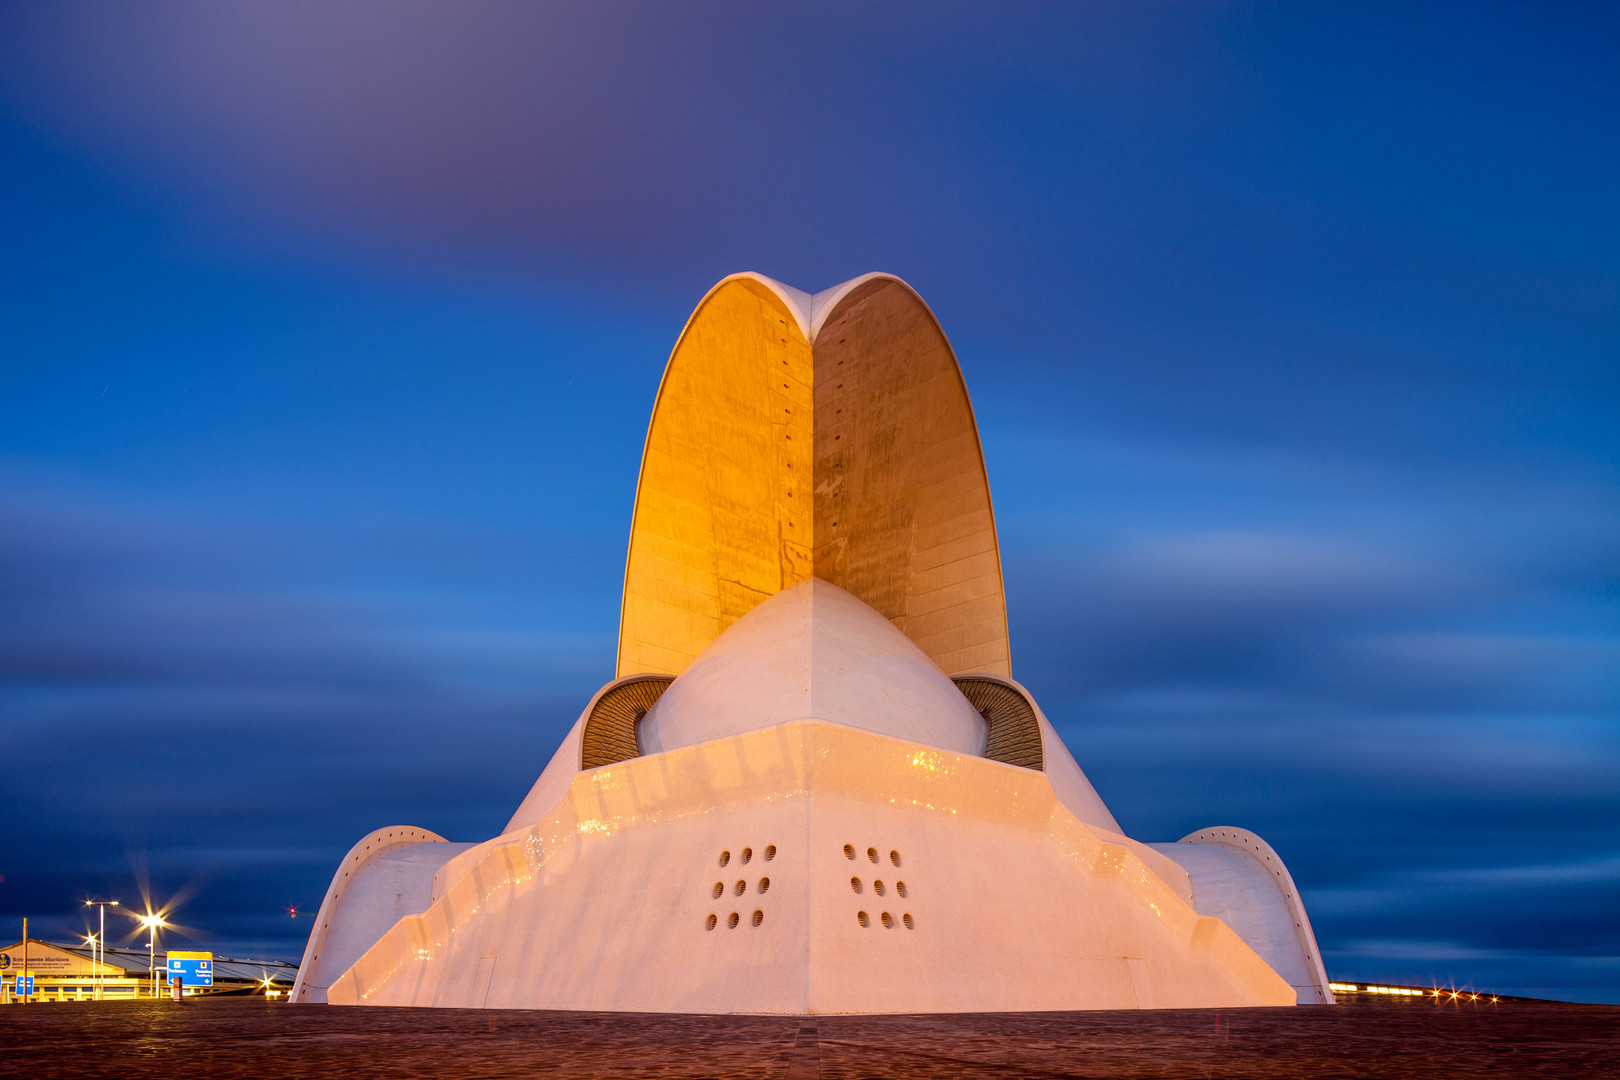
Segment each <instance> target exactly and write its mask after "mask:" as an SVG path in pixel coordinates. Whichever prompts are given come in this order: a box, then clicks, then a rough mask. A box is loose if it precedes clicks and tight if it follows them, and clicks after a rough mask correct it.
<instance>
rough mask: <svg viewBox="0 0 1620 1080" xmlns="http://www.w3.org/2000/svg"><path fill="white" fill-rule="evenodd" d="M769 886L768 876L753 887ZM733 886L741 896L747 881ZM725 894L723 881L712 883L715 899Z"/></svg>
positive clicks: (740, 881) (762, 887)
mask: <svg viewBox="0 0 1620 1080" xmlns="http://www.w3.org/2000/svg"><path fill="white" fill-rule="evenodd" d="M770 887H771V879H770V878H768V877H762V878H760V879H759V884H758V885H756V886H754V888H756V889H758V890H759V891H760V892H768V891H769V890H770ZM735 888H736V892H737V895H738V896H741V895H742V894H743V893H745V892H747V891H748V882H746V881H742V880H740V879H739V880H738V882H737V884H736V886H735ZM725 894H726V883H725V882H723V881H717V882H715V883H714V898H715V899H716V900H718V899H720V898H721V897H722V896H724V895H725ZM900 895H901V896H904V895H905V893H901V894H900Z"/></svg>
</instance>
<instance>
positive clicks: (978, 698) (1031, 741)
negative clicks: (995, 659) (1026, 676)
mask: <svg viewBox="0 0 1620 1080" xmlns="http://www.w3.org/2000/svg"><path fill="white" fill-rule="evenodd" d="M952 681H953V682H955V683H956V686H957V689H959V690H961V691H962V696H963V697H965V698H967V699H968V702H969V703H970V704H971V705H972V706H973V707H974V708H975V709H977V710H979V714H980V715H981V716H983V717H984V722H985V723H986V724H987V725H988V726H989V729H990V732H989V737H988V738H987V739H986V740H985V747H984V756H985V757H987V758H990V759H991V760H993V761H1005V762H1006V763H1007V764H1008V765H1022V766H1023V767H1024V768H1026V769H1040V770H1043V771H1044V770H1045V768H1046V759H1045V756H1044V754H1043V753H1042V750H1041V725H1040V723H1039V722H1038V721H1037V720H1036V719H1035V706H1033V705H1031V704H1030V702H1029V699H1028V698H1026V697H1025V696H1024V695H1023V694H1021V693H1019V692H1018V691H1017V690H1015V689H1014V688H1013V687H1011V686H1008V685H1006V684H1005V683H1001V682H997V681H996V680H994V679H985V678H979V677H976V676H971V675H970V676H965V677H963V678H960V679H953V680H952Z"/></svg>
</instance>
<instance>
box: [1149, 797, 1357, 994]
mask: <svg viewBox="0 0 1620 1080" xmlns="http://www.w3.org/2000/svg"><path fill="white" fill-rule="evenodd" d="M1148 846H1149V847H1152V848H1154V849H1156V850H1158V851H1160V852H1162V853H1164V854H1165V855H1166V856H1168V857H1169V858H1171V859H1174V860H1175V861H1176V862H1177V863H1179V864H1180V865H1181V866H1182V867H1183V868H1185V869H1186V871H1187V875H1188V876H1189V877H1190V878H1191V879H1192V888H1193V906H1194V908H1196V909H1197V911H1198V913H1199V914H1200V915H1213V916H1215V917H1216V918H1218V919H1220V920H1221V921H1222V922H1224V923H1226V925H1228V926H1230V927H1231V928H1232V929H1233V930H1234V931H1236V932H1237V935H1238V936H1239V937H1241V938H1242V939H1243V940H1244V941H1246V942H1248V944H1249V947H1250V948H1252V949H1253V950H1254V951H1255V952H1256V953H1258V954H1260V957H1261V959H1263V960H1265V962H1266V963H1268V964H1270V965H1271V967H1272V970H1274V971H1275V972H1277V974H1279V975H1281V976H1282V977H1283V978H1284V979H1286V980H1287V981H1288V983H1289V985H1291V986H1292V987H1293V988H1294V990H1295V992H1296V993H1297V994H1298V999H1299V1004H1301V1005H1331V1004H1333V991H1332V989H1331V987H1329V985H1328V978H1327V972H1326V971H1325V970H1324V969H1323V967H1322V957H1321V953H1320V951H1319V950H1318V948H1317V944H1316V934H1315V932H1314V931H1312V929H1311V922H1310V919H1309V918H1308V917H1307V916H1306V914H1305V905H1304V902H1303V901H1301V900H1300V898H1299V891H1298V889H1297V888H1296V886H1295V885H1294V879H1293V875H1291V874H1289V872H1288V868H1287V867H1286V866H1284V865H1283V862H1282V857H1281V856H1279V855H1278V854H1277V853H1276V851H1275V850H1273V849H1272V847H1271V845H1270V844H1268V843H1266V842H1265V841H1264V840H1262V839H1260V837H1258V836H1256V835H1255V834H1254V833H1252V832H1250V831H1249V830H1247V829H1239V828H1236V827H1235V826H1230V825H1220V826H1214V827H1212V828H1208V829H1200V830H1199V831H1198V832H1195V833H1192V834H1191V835H1189V836H1186V837H1183V838H1182V839H1181V840H1179V841H1177V842H1176V843H1174V844H1150V845H1148Z"/></svg>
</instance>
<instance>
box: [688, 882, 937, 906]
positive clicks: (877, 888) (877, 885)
mask: <svg viewBox="0 0 1620 1080" xmlns="http://www.w3.org/2000/svg"><path fill="white" fill-rule="evenodd" d="M737 884H739V885H741V884H742V882H740V881H739V882H738V883H737ZM761 891H763V890H761ZM849 891H850V892H857V893H858V892H860V891H861V879H860V878H858V877H852V878H850V879H849ZM872 891H873V892H875V893H877V894H878V895H879V896H882V895H884V891H883V882H881V881H874V882H872ZM894 891H895V892H897V893H899V894H900V898H901V899H902V900H904V899H905V898H906V896H907V895H908V894H907V893H906V883H905V882H903V881H897V882H895V883H894ZM715 895H716V896H719V895H720V894H719V893H715ZM738 895H739V896H740V895H742V894H741V893H739V894H738Z"/></svg>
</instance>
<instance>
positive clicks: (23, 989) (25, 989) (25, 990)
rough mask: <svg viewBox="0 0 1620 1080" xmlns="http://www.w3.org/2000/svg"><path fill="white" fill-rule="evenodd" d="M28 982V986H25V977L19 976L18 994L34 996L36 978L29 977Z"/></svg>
mask: <svg viewBox="0 0 1620 1080" xmlns="http://www.w3.org/2000/svg"><path fill="white" fill-rule="evenodd" d="M26 982H27V985H26V986H25V985H24V978H23V976H21V975H19V976H17V993H19V994H25V995H32V994H33V992H34V977H33V976H32V975H30V976H28V977H27V980H26Z"/></svg>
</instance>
